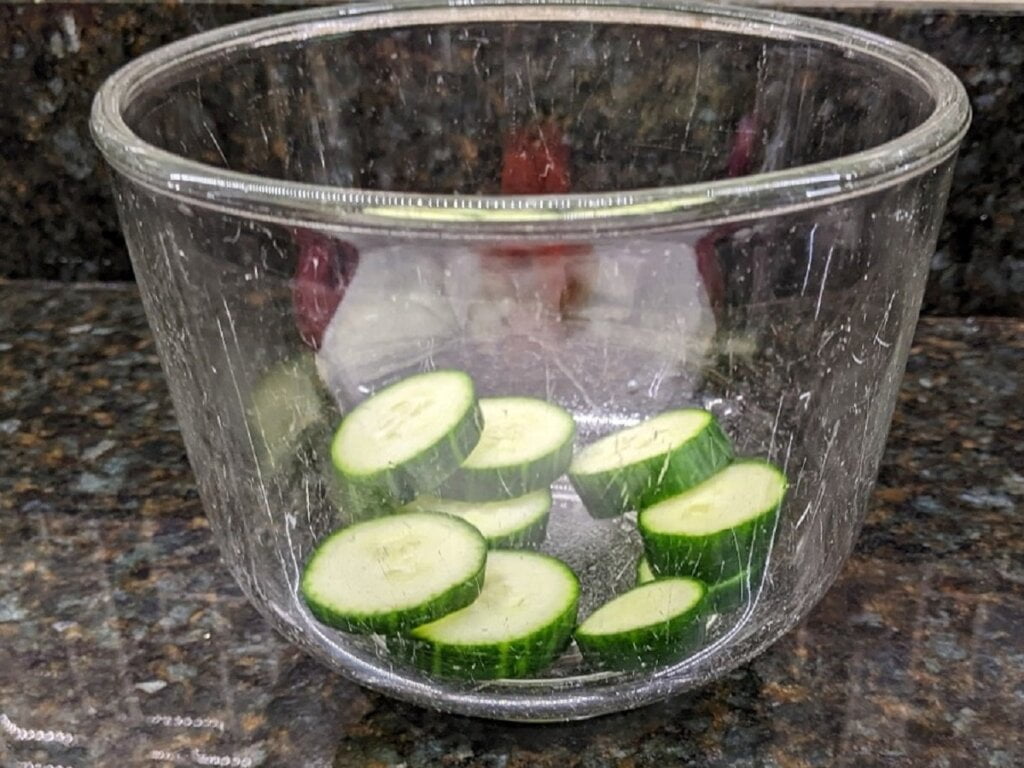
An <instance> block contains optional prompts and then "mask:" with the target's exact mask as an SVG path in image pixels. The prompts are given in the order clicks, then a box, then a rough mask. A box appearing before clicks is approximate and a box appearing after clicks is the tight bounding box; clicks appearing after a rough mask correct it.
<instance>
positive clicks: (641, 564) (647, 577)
mask: <svg viewBox="0 0 1024 768" xmlns="http://www.w3.org/2000/svg"><path fill="white" fill-rule="evenodd" d="M657 578H658V577H657V576H655V575H654V571H652V570H651V564H650V563H649V562H647V558H646V557H641V558H640V559H639V560H637V561H636V585H637V586H638V587H639V586H641V585H642V584H648V583H650V582H652V581H654V580H655V579H657Z"/></svg>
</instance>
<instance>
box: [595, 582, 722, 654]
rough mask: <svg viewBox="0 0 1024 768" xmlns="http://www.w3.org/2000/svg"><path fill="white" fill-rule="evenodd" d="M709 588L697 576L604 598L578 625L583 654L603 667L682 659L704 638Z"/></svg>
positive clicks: (644, 586) (651, 585)
mask: <svg viewBox="0 0 1024 768" xmlns="http://www.w3.org/2000/svg"><path fill="white" fill-rule="evenodd" d="M706 605H707V587H706V586H705V585H704V584H703V582H700V581H698V580H697V579H689V578H679V577H673V578H667V579H659V580H657V581H652V582H649V583H647V584H644V585H642V586H639V587H634V588H633V589H631V590H629V591H628V592H625V593H623V594H621V595H619V596H618V597H616V598H614V599H612V600H611V601H609V602H607V603H605V604H604V605H603V606H601V607H600V608H598V609H597V610H596V611H594V613H592V614H591V615H590V617H589V618H587V620H586V621H584V622H583V623H582V624H580V625H579V627H578V628H577V629H576V644H577V645H578V646H579V648H580V652H581V653H582V654H583V657H584V658H585V659H586V660H587V661H588V662H589V663H591V664H592V665H594V666H595V667H599V668H603V669H634V668H638V667H647V666H654V665H660V664H667V663H670V662H673V661H678V660H679V659H681V658H683V657H684V656H685V655H686V654H687V653H689V652H690V651H692V650H694V649H695V648H696V647H697V646H698V645H699V644H700V643H701V641H702V640H703V638H704V621H703V620H702V617H703V614H704V612H705V608H706Z"/></svg>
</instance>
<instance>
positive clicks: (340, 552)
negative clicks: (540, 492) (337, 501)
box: [300, 512, 487, 633]
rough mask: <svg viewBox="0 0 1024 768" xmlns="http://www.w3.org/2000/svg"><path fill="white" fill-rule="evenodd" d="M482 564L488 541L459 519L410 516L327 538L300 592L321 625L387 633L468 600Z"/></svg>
mask: <svg viewBox="0 0 1024 768" xmlns="http://www.w3.org/2000/svg"><path fill="white" fill-rule="evenodd" d="M486 558H487V543H486V542H485V541H484V539H483V537H482V536H481V535H480V533H479V532H478V531H477V530H476V529H475V528H474V527H473V526H471V525H469V524H468V523H466V522H465V521H463V520H459V519H458V518H455V517H451V516H449V515H439V514H435V513H430V512H409V513H405V514H399V515H392V516H390V517H382V518H377V519H374V520H368V521H365V522H362V523H356V524H355V525H352V526H349V527H348V528H342V529H341V530H339V531H337V532H335V533H333V534H331V535H330V536H328V537H327V538H326V539H325V540H324V541H323V542H322V543H321V544H320V546H319V547H317V549H316V550H315V551H314V552H313V555H312V556H311V557H310V558H309V561H308V563H307V564H306V568H305V571H304V573H303V575H302V581H301V585H300V589H301V592H302V597H303V599H304V600H305V602H306V604H307V605H308V606H309V609H310V612H311V613H312V614H313V615H314V616H316V618H317V619H319V620H320V621H321V622H323V623H324V624H327V625H329V626H332V627H335V628H337V629H342V630H346V631H349V632H380V633H394V632H399V631H402V630H405V629H409V628H411V627H414V626H416V625H418V624H422V623H423V622H425V621H431V620H433V619H435V618H438V617H439V616H443V615H445V614H447V613H450V612H451V611H455V610H458V609H459V608H462V607H464V606H466V605H469V604H470V603H471V602H473V600H475V599H476V597H477V596H478V595H479V594H480V590H481V588H482V585H483V577H484V564H485V561H486Z"/></svg>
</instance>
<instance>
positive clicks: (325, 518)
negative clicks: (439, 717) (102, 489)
mask: <svg viewBox="0 0 1024 768" xmlns="http://www.w3.org/2000/svg"><path fill="white" fill-rule="evenodd" d="M967 120H968V109H967V106H966V100H965V97H964V95H963V92H962V90H961V89H960V86H959V84H958V83H956V81H955V80H954V79H953V78H952V76H951V75H949V74H948V73H947V72H946V71H945V70H944V69H942V68H941V67H940V66H939V65H937V64H936V63H934V62H933V61H931V60H930V59H926V58H925V57H923V56H919V55H917V54H915V53H914V52H912V51H910V50H908V49H904V48H902V47H900V46H897V45H895V44H890V43H888V42H887V41H883V40H881V39H880V38H874V37H871V36H869V35H866V34H863V33H858V32H853V31H851V30H845V29H843V28H839V27H834V26H831V25H825V24H822V23H818V22H810V21H806V20H799V19H796V18H794V17H787V16H780V15H774V14H770V13H762V12H746V11H735V10H733V11H730V10H722V9H719V10H709V9H706V8H701V7H699V6H695V7H693V8H684V9H675V10H669V8H668V6H663V5H659V4H656V3H643V4H636V5H635V6H623V5H617V6H610V5H607V6H606V5H602V4H579V5H576V4H571V3H569V4H558V5H550V6H549V5H530V6H514V5H506V4H500V3H499V4H473V3H470V4H460V5H459V7H457V8H455V7H453V8H448V7H435V6H431V5H429V4H426V3H419V4H412V5H409V6H407V7H405V8H404V9H403V10H401V11H387V10H385V9H378V8H375V7H374V6H351V7H348V8H346V9H337V10H317V11H312V12H304V13H303V14H301V15H299V16H294V17H289V18H286V19H282V20H280V21H276V20H275V21H259V22H254V23H251V24H249V25H247V26H246V27H245V28H243V29H241V30H238V31H235V32H234V33H228V32H216V33H213V35H207V36H206V37H204V38H201V39H198V40H191V41H186V42H185V43H183V44H179V45H178V47H177V48H172V49H168V50H165V51H161V52H157V53H156V54H154V55H153V56H151V57H148V58H145V59H143V60H140V63H137V64H136V65H135V66H134V68H129V69H128V70H125V71H123V72H122V73H120V74H119V75H118V76H116V77H115V78H114V79H112V80H111V81H110V82H109V83H108V84H107V86H106V87H105V90H104V91H103V92H101V94H100V96H99V97H98V99H97V102H96V107H95V110H94V116H93V130H94V134H95V135H96V137H97V141H98V143H99V145H100V147H101V148H102V149H103V151H104V153H105V155H106V156H107V158H108V160H109V161H110V162H111V164H112V165H113V166H114V168H115V169H116V170H117V171H118V172H119V176H118V178H117V181H116V190H117V197H118V203H119V207H120V212H121V218H122V223H123V227H124V230H125V234H126V237H127V241H128V245H129V248H130V251H131V255H132V260H133V264H134V267H135V271H136V275H137V278H138V282H139V285H140V289H141V291H142V296H143V300H144V303H145V306H146V310H147V315H148V318H149V322H150V324H151V326H152V328H153V331H154V335H155V337H156V339H157V343H158V347H159V350H160V355H161V359H162V364H163V366H164V369H165V371H166V373H167V376H168V380H169V383H170V388H171V392H172V396H173V399H174V403H175V408H176V412H177V416H178V419H179V420H180V424H181V429H182V433H183V435H184V437H185V441H186V445H187V448H188V452H189V457H190V461H191V463H192V466H193V469H194V471H195V473H196V478H197V481H198V484H199V488H200V492H201V496H202V499H203V502H204V505H205V507H206V509H207V511H208V514H209V517H210V521H211V524H212V526H213V528H214V531H215V533H216V535H217V538H218V541H219V543H220V546H221V548H222V550H223V553H224V556H225V558H226V560H227V562H228V564H229V566H230V567H231V569H232V571H233V573H234V575H235V576H236V578H237V579H238V581H239V584H240V585H241V587H242V589H243V591H244V592H245V594H246V595H247V596H248V597H249V598H250V599H251V600H252V601H253V603H254V604H255V605H256V606H257V607H258V608H259V609H260V611H261V612H262V613H263V614H264V616H266V617H267V618H268V619H269V620H270V622H271V623H272V624H273V625H274V626H275V627H276V628H277V629H279V630H280V631H281V632H282V633H283V634H284V635H285V636H287V637H288V638H289V639H291V640H292V641H294V642H295V643H297V644H298V645H300V646H301V647H303V648H305V649H307V650H309V651H310V652H311V653H312V654H314V655H315V656H316V657H317V658H319V659H321V660H323V661H324V662H326V663H328V664H330V665H332V666H334V667H335V668H337V669H339V670H341V671H342V672H344V673H345V674H347V675H348V676H350V677H351V678H353V679H355V680H356V681H358V682H361V683H363V684H366V685H369V686H371V687H374V688H377V689H379V690H383V691H386V692H389V693H391V694H393V695H397V696H400V697H403V698H406V699H409V700H412V701H415V702H418V703H422V704H424V705H428V706H433V707H438V708H441V709H446V710H451V711H457V712H464V713H472V714H478V715H483V716H489V717H498V718H508V719H523V720H544V719H568V718H578V717H586V716H592V715H596V714H600V713H603V712H609V711H614V710H620V709H626V708H631V707H635V706H639V705H641V704H643V703H646V702H649V701H653V700H657V699H659V698H663V697H665V696H667V695H670V694H672V693H674V692H678V691H681V690H685V689H687V688H690V687H693V686H696V685H700V684H703V683H705V682H707V681H709V680H711V679H713V678H715V677H716V676H719V675H721V674H723V673H724V672H725V671H727V670H728V669H730V668H732V667H734V666H735V665H737V664H739V663H740V662H742V661H743V660H745V659H747V658H750V657H751V656H752V655H754V654H756V653H757V652H758V651H759V650H761V649H763V648H765V647H766V646H767V645H768V644H770V643H771V642H773V641H774V640H776V639H777V638H778V637H779V636H780V635H781V634H782V633H784V632H785V631H786V630H787V629H788V628H790V627H792V626H793V625H794V624H795V623H796V622H797V621H798V620H799V619H800V618H801V617H803V616H804V615H805V614H806V613H807V611H808V610H810V608H811V607H812V606H813V605H814V603H815V602H816V601H817V600H818V599H819V598H820V597H821V596H822V595H823V594H824V592H825V590H826V589H827V588H828V586H829V585H830V584H831V583H832V581H833V580H834V578H835V576H836V575H837V573H838V572H839V569H840V567H841V565H842V563H843V561H844V560H845V558H846V557H847V555H848V554H849V552H850V549H851V547H852V545H853V542H854V539H855V537H856V534H857V532H858V530H859V526H860V523H861V520H862V517H863V513H864V509H865V504H866V501H867V497H868V493H869V492H870V489H871V487H872V485H873V483H874V479H875V475H876V472H877V467H878V463H879V460H880V457H881V451H882V448H883V445H884V442H885V438H886V434H887V430H888V426H889V421H890V418H891V414H892V410H893V406H894V402H895V396H896V391H897V387H898V384H899V381H900V378H901V376H902V372H903V368H904V364H905V361H906V356H907V351H908V345H909V342H910V339H911V334H912V332H913V327H914V323H915V320H916V316H917V311H918V307H919V304H920V299H921V294H922V291H923V287H924V280H925V276H926V271H927V265H928V259H929V256H930V254H931V252H932V248H933V246H934V242H935V239H936V235H937V224H938V221H939V218H940V214H941V210H942V207H943V205H944V203H945V197H946V194H947V190H948V184H949V178H950V171H951V167H952V159H953V156H954V154H955V150H956V147H957V145H958V143H959V141H960V138H961V137H962V133H963V130H964V129H965V126H966V121H967ZM441 368H453V369H458V370H462V371H466V372H467V373H469V374H470V375H471V376H472V378H473V380H474V381H475V384H476V387H477V391H478V394H479V395H480V396H494V395H508V394H514V395H528V396H533V397H538V398H542V399H545V400H548V401H550V402H554V403H557V404H559V405H561V406H562V407H564V408H565V409H567V410H568V411H569V412H570V413H571V414H572V416H573V418H574V420H575V422H576V425H577V434H576V447H577V448H579V447H580V446H583V445H586V444H587V443H589V442H592V441H593V440H594V439H596V438H597V437H600V436H603V435H606V434H609V433H610V432H612V431H614V430H616V429H620V428H622V427H626V426H630V425H633V424H636V423H638V422H640V421H642V420H644V419H647V418H650V417H652V416H655V415H657V414H659V413H662V412H664V411H666V410H668V409H672V408H680V407H697V408H705V409H707V410H709V411H710V412H712V413H713V414H714V415H715V416H716V417H717V419H718V421H719V423H720V424H721V426H722V428H723V429H724V431H725V432H726V433H727V435H728V436H729V438H730V439H731V440H732V443H733V446H734V449H735V451H736V453H737V455H740V456H751V457H759V458H762V459H766V460H768V461H770V462H772V463H774V464H775V465H776V466H778V467H779V468H781V469H782V471H783V472H784V474H785V475H786V478H787V479H788V483H789V489H788V493H787V495H786V497H785V500H784V503H783V505H782V507H781V509H780V511H779V514H778V516H777V518H776V521H775V524H774V526H773V530H772V531H771V533H770V537H769V539H770V540H769V542H768V545H767V547H768V548H767V551H766V554H765V557H766V559H767V564H766V566H765V568H764V571H763V573H762V574H760V575H759V576H757V577H756V578H751V579H749V581H748V582H747V583H746V584H745V585H744V589H743V591H742V599H741V601H740V605H739V606H738V607H735V608H732V609H730V610H727V611H724V612H722V613H711V614H708V616H707V617H706V618H705V619H704V621H705V623H706V632H705V638H704V641H703V644H702V645H701V646H700V647H698V648H695V649H693V650H692V652H691V653H689V655H688V656H687V657H686V658H683V659H682V660H679V661H676V662H674V663H671V664H666V665H661V666H658V665H652V666H647V667H643V668H641V669H639V670H637V669H633V670H613V669H603V670H595V669H594V668H593V667H592V666H589V665H588V664H587V661H586V660H585V659H583V658H582V657H581V655H580V653H579V651H578V650H577V649H576V647H575V646H574V645H570V646H569V647H568V648H567V650H566V651H565V652H564V653H562V654H561V655H560V656H559V657H558V658H557V659H556V660H555V661H554V662H553V663H552V664H551V665H550V666H549V667H547V668H546V669H544V670H542V671H541V672H539V673H537V674H535V675H533V676H531V677H529V678H527V679H516V680H507V679H499V680H494V681H484V680H474V679H470V680H457V679H452V678H449V677H444V676H435V675H433V674H430V673H428V672H424V671H421V670H419V669H417V668H416V667H414V666H412V665H410V664H409V663H407V662H406V661H404V660H403V659H402V658H399V657H398V656H396V655H394V654H393V653H392V652H391V651H389V648H390V646H389V645H388V644H387V642H386V641H385V639H384V638H382V637H380V636H377V635H355V634H350V633H345V632H340V631H337V630H334V629H331V628H329V627H327V626H325V625H323V624H321V623H319V622H318V621H317V620H316V619H315V618H314V617H313V616H312V615H311V613H310V612H309V610H308V608H307V607H306V606H305V604H304V602H303V600H302V598H301V596H300V592H299V581H300V578H301V574H302V569H303V564H304V562H305V561H306V560H307V558H308V557H309V555H310V553H311V552H312V550H313V548H314V547H315V546H316V544H317V542H319V541H320V540H322V539H323V537H324V536H325V535H326V534H327V533H329V532H331V531H332V530H334V529H336V528H337V527H339V525H341V524H342V521H343V520H344V519H345V514H346V510H345V509H344V504H341V505H340V506H341V507H342V508H340V509H339V502H338V501H337V499H336V494H334V493H333V492H332V477H333V476H334V475H333V474H332V472H333V470H332V468H331V464H330V457H329V455H328V449H327V445H328V444H329V437H330V435H331V434H332V433H333V431H334V430H335V429H336V428H337V426H338V424H339V422H340V421H341V419H342V418H343V417H344V415H345V414H346V413H348V412H349V411H351V409H352V408H353V407H355V405H356V404H357V403H359V402H360V401H362V400H364V399H366V398H367V397H368V396H370V395H372V394H373V393H374V392H375V391H377V390H379V389H380V388H381V387H382V386H384V385H387V384H389V383H392V382H395V381H398V380H400V379H403V378H405V377H407V376H409V375H410V374H413V373H416V372H421V371H429V370H434V369H441ZM282 371H284V372H285V373H284V374H283V375H282ZM282 379H284V380H286V381H287V382H289V383H288V384H286V385H284V389H282V390H280V391H281V392H286V393H287V394H279V395H276V396H275V397H272V398H271V400H270V407H269V412H271V413H272V415H269V416H268V415H267V414H268V409H267V408H266V407H264V408H254V405H253V404H254V402H256V401H258V400H260V399H261V398H264V399H265V398H266V395H265V394H261V393H265V392H266V391H267V382H268V381H275V380H276V381H281V380H282ZM295 382H304V383H302V384H301V385H299V386H298V387H297V388H296V385H295ZM310 392H313V393H316V394H312V395H310V394H309V393H310ZM307 395H308V396H307ZM321 395H322V396H321ZM254 411H255V412H258V413H257V415H256V416H254ZM275 425H276V426H275ZM282 425H283V426H282ZM552 494H553V497H554V505H553V509H552V511H551V514H550V519H549V522H548V526H547V532H546V536H545V537H544V539H543V541H542V542H541V543H540V545H539V546H540V549H541V550H542V551H543V552H546V553H549V554H551V555H554V556H555V557H558V558H559V559H561V560H562V561H564V562H565V563H567V564H568V565H569V566H570V567H571V568H572V570H573V571H574V572H575V573H576V574H577V576H578V577H579V579H580V582H581V588H582V592H581V597H580V604H579V615H580V618H581V619H582V618H585V617H586V616H587V615H589V614H590V613H592V612H593V611H594V609H595V608H597V607H598V606H599V605H601V604H603V603H604V602H606V601H607V600H609V599H610V598H612V597H613V596H615V595H618V594H620V593H622V592H624V591H625V590H627V589H629V588H631V587H632V586H633V584H634V579H635V565H636V561H637V558H638V557H639V556H640V554H641V552H642V542H641V538H640V536H639V534H638V533H637V525H636V513H635V512H628V513H626V514H625V515H622V516H620V517H616V518H612V519H596V518H594V517H592V516H591V515H590V514H588V512H587V510H586V509H585V508H584V506H583V505H582V504H581V501H580V498H579V496H578V495H577V494H576V492H575V491H574V490H573V487H572V485H571V484H570V483H569V482H568V481H567V480H566V478H565V477H561V478H559V479H558V480H556V481H555V482H554V484H553V485H552Z"/></svg>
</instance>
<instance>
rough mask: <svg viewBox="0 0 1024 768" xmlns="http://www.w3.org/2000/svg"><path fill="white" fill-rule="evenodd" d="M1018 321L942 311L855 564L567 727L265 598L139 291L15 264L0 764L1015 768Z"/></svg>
mask: <svg viewBox="0 0 1024 768" xmlns="http://www.w3.org/2000/svg"><path fill="white" fill-rule="evenodd" d="M1021 371H1024V321H1020V320H996V319H986V320H971V319H943V318H927V319H925V320H923V321H922V323H921V326H920V328H919V330H918V333H917V339H916V343H915V346H914V348H913V352H912V357H911V360H910V364H909V367H908V372H907V375H906V379H905V381H904V386H903V390H902V394H901V397H900V405H899V408H898V412H897V415H896V419H895V423H894V425H893V428H892V433H891V436H890V440H889V447H888V450H887V452H886V456H885V461H884V465H883V468H882V471H881V476H880V480H879V486H878V489H877V491H876V492H875V495H874V498H873V500H872V503H871V511H870V514H869V517H868V521H867V524H866V526H865V528H864V532H863V534H862V536H861V539H860V543H859V545H858V548H857V550H856V553H855V555H854V557H853V558H852V560H851V561H850V562H849V564H848V565H847V567H846V569H845V571H844V572H843V575H842V577H841V579H840V581H839V582H838V583H837V585H836V586H835V587H834V588H833V589H832V591H831V592H830V593H829V594H828V595H827V597H826V598H825V599H824V600H823V601H822V603H821V604H820V605H819V606H818V607H817V609H816V610H815V611H814V612H813V614H812V615H811V617H810V618H809V619H808V620H807V621H805V622H804V623H803V624H802V625H801V626H800V627H799V628H798V629H796V630H795V631H793V632H791V633H790V634H789V635H788V636H787V637H785V638H784V639H783V640H782V641H780V642H779V643H778V644H777V645H776V646H774V647H773V648H772V649H771V650H770V651H769V652H767V653H766V654H764V655H763V656H761V657H760V658H759V659H757V660H756V661H754V662H753V663H750V664H748V665H746V666H744V667H742V668H740V669H738V670H737V671H735V672H734V673H732V674H730V675H728V676H727V677H726V678H725V679H723V680H721V681H719V682H718V683H716V684H714V685H712V686H710V687H708V688H706V689H704V690H702V691H700V692H697V693H694V694H690V695H685V696H682V697H679V698H676V699H673V700H671V701H668V702H666V703H663V704H659V705H655V706H652V707H648V708H646V709H643V710H639V711H636V712H631V713H627V714H623V715H616V716H610V717H605V718H601V719H599V720H593V721H589V722H585V723H580V724H573V725H554V726H527V725H506V724H500V723H493V722H486V721H479V720H472V719H467V718H461V717H455V716H449V715H440V714H436V713H431V712H427V711H423V710H420V709H417V708H415V707H411V706H407V705H404V704H401V703H397V702H394V701H391V700H389V699H387V698H384V697H382V696H379V695H376V694H374V693H370V692H367V691H364V690H362V689H360V688H358V687H357V686H355V685H353V684H351V683H349V682H346V681H345V680H344V679H342V678H341V677H339V676H337V675H335V674H333V673H331V672H329V671H327V670H326V669H325V668H323V667H321V666H319V665H318V664H317V663H315V662H313V661H312V660H310V659H309V658H307V657H306V656H304V655H303V654H302V653H300V652H298V651H296V650H294V649H292V648H290V647H289V646H287V645H286V644H285V643H284V642H283V641H282V640H280V639H279V638H278V637H277V636H275V635H274V633H273V632H272V631H271V630H270V629H269V628H268V626H267V625H266V624H265V623H264V622H263V621H262V620H261V619H260V617H259V616H258V615H257V614H256V613H255V611H254V610H253V609H251V608H249V607H248V605H247V604H246V602H245V601H244V599H243V598H242V596H241V594H240V592H239V590H238V589H237V587H236V586H235V585H234V583H233V582H232V580H231V578H230V576H229V575H228V573H227V572H226V570H225V569H224V567H223V566H222V565H221V564H220V563H219V561H218V555H217V551H216V548H215V546H214V544H213V541H212V539H211V536H210V532H209V530H208V528H207V523H206V521H205V518H204V517H203V513H202V509H201V507H200V503H199V500H198V498H197V496H196V491H195V488H194V485H193V480H192V476H191V473H190V471H189V468H188V464H187V462H186V459H185V454H184V450H183V447H182V443H181V439H180V437H179V434H178V432H177V429H176V426H175V420H174V416H173V414H172V412H171V409H170V404H169V402H168V396H167V391H166V388H165V385H164V381H163V377H162V375H161V372H160V369H159V365H158V362H157V358H156V354H155V351H154V348H153V344H152V340H151V338H150V335H149V332H148V330H147V328H146V323H145V319H144V317H143V314H142V310H141V307H140V304H139V302H138V297H137V294H136V292H135V290H134V288H131V287H128V286H124V285H78V286H75V287H68V286H57V285H51V284H40V283H18V282H15V283H6V284H4V283H0V468H2V469H0V764H2V765H4V766H33V767H34V766H46V765H50V766H67V767H70V766H75V767H76V768H77V767H79V766H133V765H143V766H161V765H168V766H170V765H232V766H257V765H265V766H300V765H309V766H316V765H325V766H326V765H335V766H339V767H348V766H358V767H362V766H366V767H373V768H384V767H390V768H398V767H399V766H405V767H406V768H421V767H423V766H446V767H449V768H485V767H487V768H525V767H527V766H549V765H550V766H560V767H561V766H579V767H580V768H599V767H604V766H608V767H609V768H612V767H614V768H641V767H642V766H651V767H652V768H653V767H654V766H658V767H659V768H660V767H662V766H701V767H702V768H703V767H708V768H714V767H717V766H721V767H722V768H724V767H725V766H729V767H731V768H741V767H749V768H762V767H763V768H810V767H812V766H856V767H857V768H871V767H873V766H898V767H902V766H914V767H916V766H922V767H923V766H929V767H932V766H934V768H959V767H960V766H963V767H964V768H968V767H969V768H977V767H978V766H992V767H993V768H1011V766H1020V765H1024V734H1022V732H1021V729H1020V723H1021V722H1024V622H1022V619H1024V515H1022V514H1021V512H1022V510H1024V405H1022V403H1024V397H1022V396H1024V386H1022V383H1021V382H1022V379H1021Z"/></svg>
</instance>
